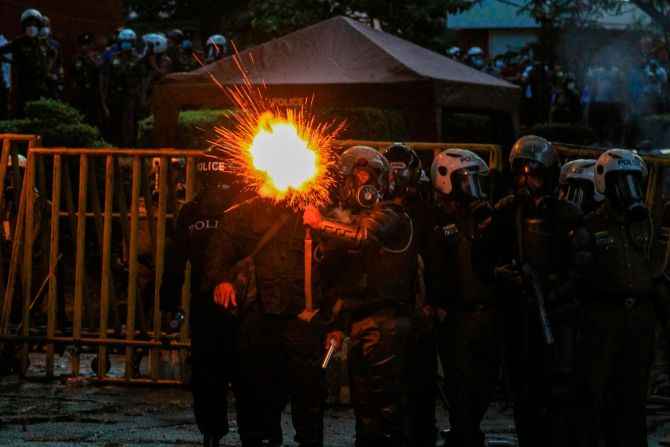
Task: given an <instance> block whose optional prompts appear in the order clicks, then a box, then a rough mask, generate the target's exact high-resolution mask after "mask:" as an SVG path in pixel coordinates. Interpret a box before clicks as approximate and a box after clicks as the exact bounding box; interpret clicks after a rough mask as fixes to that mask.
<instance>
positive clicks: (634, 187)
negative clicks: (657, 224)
mask: <svg viewBox="0 0 670 447" xmlns="http://www.w3.org/2000/svg"><path fill="white" fill-rule="evenodd" d="M611 182H612V187H613V189H614V191H615V194H616V197H617V199H618V200H619V201H620V202H621V203H630V202H641V201H643V200H644V196H643V195H642V189H641V188H640V182H639V179H638V176H637V175H636V174H634V173H632V172H630V171H628V172H627V171H623V172H622V171H620V172H617V173H616V174H615V175H614V176H612V180H611Z"/></svg>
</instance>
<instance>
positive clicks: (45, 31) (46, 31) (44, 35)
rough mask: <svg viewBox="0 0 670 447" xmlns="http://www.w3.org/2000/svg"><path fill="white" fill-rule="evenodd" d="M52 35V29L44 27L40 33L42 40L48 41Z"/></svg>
mask: <svg viewBox="0 0 670 447" xmlns="http://www.w3.org/2000/svg"><path fill="white" fill-rule="evenodd" d="M50 34H51V28H50V27H48V26H43V27H42V29H41V30H40V32H39V35H40V37H41V38H42V39H46V38H47V37H49V35H50Z"/></svg>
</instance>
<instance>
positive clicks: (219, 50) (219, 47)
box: [205, 34, 228, 64]
mask: <svg viewBox="0 0 670 447" xmlns="http://www.w3.org/2000/svg"><path fill="white" fill-rule="evenodd" d="M227 52H228V41H227V40H226V38H225V37H223V36H222V35H221V34H212V35H211V36H209V37H208V38H207V45H205V63H207V64H211V63H212V62H215V61H218V60H219V59H221V58H222V57H223V56H224V55H225V54H226V53H227Z"/></svg>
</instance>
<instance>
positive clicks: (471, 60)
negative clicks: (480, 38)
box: [465, 47, 486, 70]
mask: <svg viewBox="0 0 670 447" xmlns="http://www.w3.org/2000/svg"><path fill="white" fill-rule="evenodd" d="M465 63H466V64H468V65H469V66H471V67H472V68H476V69H477V70H483V69H484V67H485V65H486V61H485V60H484V50H482V49H481V48H479V47H471V48H470V49H469V50H468V54H467V57H466V58H465Z"/></svg>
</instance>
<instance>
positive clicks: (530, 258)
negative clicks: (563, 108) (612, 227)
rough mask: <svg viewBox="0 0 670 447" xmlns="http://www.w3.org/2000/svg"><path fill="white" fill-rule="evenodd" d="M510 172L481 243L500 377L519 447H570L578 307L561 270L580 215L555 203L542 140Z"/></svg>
mask: <svg viewBox="0 0 670 447" xmlns="http://www.w3.org/2000/svg"><path fill="white" fill-rule="evenodd" d="M510 164H511V176H512V185H513V188H514V194H513V195H510V196H508V197H506V198H503V199H502V200H500V201H499V202H498V203H497V204H496V207H495V213H494V215H493V217H492V219H491V221H490V224H489V225H488V229H487V237H486V238H485V239H483V240H487V241H488V242H487V245H488V246H489V247H488V248H489V249H492V252H491V254H490V256H492V257H494V258H495V257H497V261H496V264H497V267H496V268H495V276H496V278H497V279H498V284H497V286H498V287H497V292H499V294H500V295H499V298H498V299H499V300H500V301H501V303H503V304H502V305H503V307H504V315H503V318H504V322H505V326H506V335H507V340H506V341H507V353H506V356H505V360H506V365H505V367H506V368H505V371H506V373H507V379H508V381H509V386H510V391H511V393H512V394H513V398H514V417H515V422H516V428H517V433H518V436H519V445H520V446H522V447H526V446H532V447H537V446H571V445H575V442H576V441H575V429H574V426H575V422H576V421H575V419H574V418H575V405H576V403H575V399H576V396H575V393H576V389H575V388H576V375H575V374H576V369H575V358H574V356H575V352H574V350H575V337H576V329H577V325H578V323H579V322H578V316H579V307H578V305H577V302H576V299H575V287H576V282H575V279H574V272H573V271H571V270H570V268H569V265H570V261H571V258H572V251H571V250H570V243H571V237H572V235H573V234H574V232H575V231H576V230H577V229H579V228H580V226H581V225H582V212H581V210H580V209H579V208H578V207H577V206H576V205H575V204H574V203H572V202H569V201H565V200H562V201H559V200H558V199H557V198H556V192H557V189H558V176H559V169H560V161H559V158H558V153H557V151H556V150H555V149H554V147H553V146H552V145H551V143H549V142H548V141H547V140H545V139H543V138H540V137H537V136H534V135H529V136H525V137H523V138H521V139H519V140H518V141H517V142H516V143H515V144H514V146H513V148H512V151H511V153H510ZM485 249H486V247H485V246H483V247H482V248H481V250H482V253H485ZM478 250H480V248H478ZM542 303H544V306H542Z"/></svg>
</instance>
